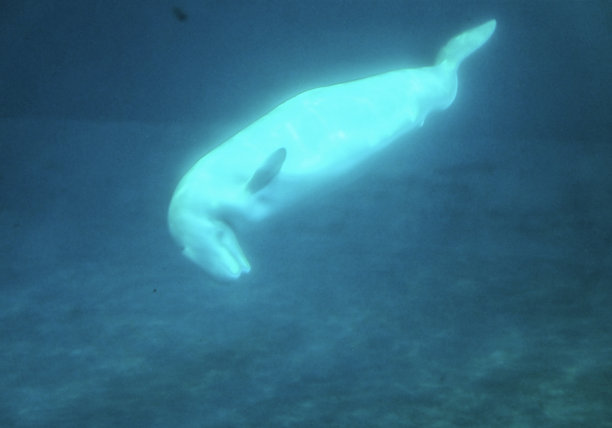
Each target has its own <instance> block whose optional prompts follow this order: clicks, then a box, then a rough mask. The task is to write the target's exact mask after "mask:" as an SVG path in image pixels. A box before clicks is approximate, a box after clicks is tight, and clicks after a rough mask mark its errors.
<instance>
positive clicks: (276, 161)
mask: <svg viewBox="0 0 612 428" xmlns="http://www.w3.org/2000/svg"><path fill="white" fill-rule="evenodd" d="M285 159H287V149H285V148H284V147H281V148H280V149H277V150H275V151H274V152H272V154H271V155H270V156H268V158H267V159H266V161H265V162H264V163H263V164H262V165H261V166H260V167H259V168H257V171H255V174H253V177H251V179H250V180H249V182H248V183H247V186H246V188H247V190H248V191H249V192H250V193H257V192H259V191H260V190H261V189H263V188H264V187H266V186H267V185H268V184H270V182H271V181H272V180H273V179H274V177H276V176H277V175H278V173H279V172H280V170H281V168H282V167H283V163H285Z"/></svg>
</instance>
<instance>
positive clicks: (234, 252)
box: [170, 215, 251, 281]
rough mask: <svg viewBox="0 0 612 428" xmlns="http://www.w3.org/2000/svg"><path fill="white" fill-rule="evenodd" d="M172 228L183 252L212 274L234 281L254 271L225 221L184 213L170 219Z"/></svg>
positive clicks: (218, 278)
mask: <svg viewBox="0 0 612 428" xmlns="http://www.w3.org/2000/svg"><path fill="white" fill-rule="evenodd" d="M170 231H171V233H172V235H173V236H174V238H175V239H176V241H177V242H178V243H179V244H180V245H182V246H183V254H184V255H185V256H186V257H187V258H188V259H189V260H191V261H192V262H194V263H195V264H197V265H198V266H200V267H201V268H202V269H204V270H205V271H206V272H208V273H209V274H210V275H211V276H213V277H214V278H215V279H217V280H221V281H233V280H235V279H238V278H240V276H241V275H242V274H244V273H248V272H250V271H251V265H250V264H249V261H248V260H247V258H246V256H245V255H244V252H243V251H242V248H241V247H240V244H239V243H238V240H237V239H236V235H235V234H234V231H233V230H232V229H231V228H230V227H229V226H228V225H227V224H226V223H224V222H223V221H220V220H217V219H214V218H207V217H205V216H193V215H184V216H180V217H178V218H176V217H172V218H171V220H170Z"/></svg>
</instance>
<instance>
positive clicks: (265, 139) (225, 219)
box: [168, 20, 496, 280]
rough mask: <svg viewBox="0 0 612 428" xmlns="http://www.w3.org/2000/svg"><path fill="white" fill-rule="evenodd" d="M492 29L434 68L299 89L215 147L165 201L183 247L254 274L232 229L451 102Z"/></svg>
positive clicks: (470, 34)
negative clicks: (460, 76) (465, 65)
mask: <svg viewBox="0 0 612 428" xmlns="http://www.w3.org/2000/svg"><path fill="white" fill-rule="evenodd" d="M495 26H496V21H495V20H490V21H488V22H485V23H484V24H481V25H479V26H477V27H474V28H472V29H470V30H467V31H465V32H463V33H461V34H459V35H457V36H455V37H453V38H452V39H450V41H449V42H448V43H447V44H446V45H445V46H444V47H443V48H442V49H441V50H440V51H439V53H438V55H437V58H436V60H435V63H434V65H432V66H429V67H422V68H408V69H399V70H394V71H389V72H386V73H382V74H378V75H375V76H370V77H365V78H363V79H359V80H354V81H350V82H345V83H337V84H332V85H331V86H325V87H320V88H315V89H310V90H307V91H305V92H302V93H300V94H298V95H296V96H294V97H293V98H290V99H289V100H287V101H285V102H283V103H282V104H280V105H279V106H278V107H276V108H274V109H273V110H272V111H270V112H269V113H268V114H266V115H265V116H263V117H261V118H260V119H258V120H256V121H255V122H254V123H252V124H251V125H249V126H247V127H246V128H245V129H243V130H241V131H240V132H238V133H237V134H235V135H234V136H233V137H231V138H230V139H229V140H227V141H225V142H223V143H222V144H220V145H218V146H217V147H216V148H214V149H213V150H212V151H210V152H209V153H208V154H206V155H205V156H204V157H202V158H201V159H200V160H199V161H197V163H196V164H195V165H194V166H193V167H192V168H191V169H190V170H189V171H188V172H187V173H186V174H185V176H184V177H183V178H182V179H181V180H180V182H179V183H178V186H177V187H176V190H175V192H174V194H173V196H172V199H171V202H170V207H169V209H168V225H169V229H170V233H171V235H172V236H173V238H174V240H175V241H176V242H177V243H178V244H179V245H180V246H181V247H182V251H183V254H184V255H185V256H186V257H187V258H188V259H190V260H191V261H192V262H194V263H196V264H197V265H199V266H200V267H202V268H203V269H204V270H205V271H206V272H208V273H209V274H210V275H212V276H213V277H214V278H216V279H218V280H235V279H238V278H240V277H241V276H242V275H243V274H246V273H248V272H250V270H251V264H250V263H249V260H248V258H247V256H246V255H245V253H244V251H243V250H242V248H241V246H240V244H239V243H238V239H237V237H236V233H235V230H236V227H238V226H239V227H244V225H245V224H251V223H256V222H258V221H261V220H263V219H265V218H267V217H269V216H270V215H272V214H276V213H278V212H280V211H282V210H283V209H284V208H286V207H288V206H289V205H292V204H293V203H294V202H297V201H299V200H300V199H303V198H305V197H306V196H307V195H311V196H312V195H313V190H315V189H317V188H320V187H321V186H326V184H330V182H335V181H337V180H338V179H339V178H340V176H342V175H347V174H350V173H351V171H352V170H354V169H355V168H358V167H359V166H360V165H361V164H362V163H363V162H365V161H366V160H367V159H368V158H370V157H372V156H373V155H374V154H375V153H377V152H378V151H380V150H381V149H383V148H385V147H387V146H388V145H389V144H390V143H392V142H394V141H397V140H398V137H400V136H402V135H403V134H405V133H407V132H408V131H411V130H412V129H415V128H418V127H420V126H422V125H423V122H424V121H425V118H426V117H427V115H429V114H430V113H431V112H433V111H436V110H444V109H446V108H448V107H449V106H450V105H451V103H452V102H453V101H454V99H455V96H456V93H457V69H458V68H459V65H460V64H461V62H462V61H463V60H464V59H465V58H467V57H468V56H469V55H470V54H472V53H473V52H474V51H476V50H477V49H478V48H480V47H481V46H482V45H483V44H484V43H485V42H486V41H487V40H488V39H489V38H490V37H491V35H492V34H493V32H494V31H495ZM402 141H404V139H402Z"/></svg>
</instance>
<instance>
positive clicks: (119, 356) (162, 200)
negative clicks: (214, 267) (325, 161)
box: [0, 0, 612, 427]
mask: <svg viewBox="0 0 612 428" xmlns="http://www.w3.org/2000/svg"><path fill="white" fill-rule="evenodd" d="M38 3H41V2H38ZM74 3H75V4H72V5H70V2H61V1H48V2H44V5H43V4H36V2H34V3H23V4H21V3H19V2H15V5H13V6H3V13H2V14H1V15H2V18H0V22H1V23H2V25H1V26H0V49H1V53H2V58H3V61H2V64H0V93H2V103H0V153H2V169H1V170H0V226H2V227H0V256H1V258H0V260H1V263H0V287H1V289H0V291H1V295H0V426H2V427H170V426H172V427H306V426H308V427H434V426H435V427H496V426H499V427H509V426H520V427H577V426H581V427H610V426H612V410H611V409H612V363H610V361H612V328H611V327H610V326H612V312H611V311H610V308H611V307H612V285H611V284H612V227H611V221H610V219H611V218H612V172H611V171H612V169H611V168H610V165H612V145H611V143H610V141H612V138H611V137H612V126H611V125H610V117H611V115H610V113H611V112H610V99H612V98H611V95H612V91H611V83H610V77H609V76H611V75H612V70H611V68H612V49H610V48H611V47H612V46H611V40H610V25H611V24H610V22H611V21H610V18H611V16H612V14H611V12H610V9H609V7H608V6H607V5H606V4H605V2H594V1H593V2H574V1H559V2H541V3H535V4H534V3H533V2H491V1H487V2H477V1H473V2H469V3H465V2H452V4H447V3H448V2H422V3H412V2H402V1H392V0H387V1H385V2H376V3H375V2H370V1H365V0H363V1H339V0H337V1H336V0H332V1H325V2H322V1H321V2H318V1H313V2H297V1H261V2H260V1H249V2H241V1H240V2H239V1H234V2H214V1H210V2H202V1H195V0H192V1H184V2H182V3H181V4H178V3H176V4H175V3H172V2H166V1H157V2H152V3H151V2H144V1H142V2H141V1H134V2H129V3H130V4H129V5H126V4H123V3H117V2H74ZM124 3H125V2H124ZM455 3H456V4H455ZM173 8H178V10H173ZM492 17H494V18H496V19H497V21H498V28H497V31H496V33H495V34H494V36H493V37H492V39H491V40H490V41H489V42H488V43H487V45H486V46H485V47H483V48H482V49H481V50H480V51H479V52H477V53H476V54H474V56H473V57H471V58H469V59H468V60H466V62H465V64H464V65H463V66H462V68H461V70H460V75H459V92H458V96H457V99H456V101H455V103H454V104H453V105H452V106H451V107H450V108H449V109H448V110H447V111H444V112H442V113H440V114H436V115H433V116H431V117H430V118H428V119H427V121H426V123H425V125H424V127H423V128H422V129H420V130H418V131H416V132H413V133H412V134H409V135H407V136H406V137H405V138H402V140H401V141H400V142H398V143H397V144H395V145H394V146H391V147H390V148H389V150H388V151H387V152H385V153H383V154H382V155H381V156H380V157H379V158H378V159H376V161H375V162H373V163H372V164H371V165H369V166H368V167H367V171H366V173H364V174H362V175H361V176H360V177H359V178H356V179H355V180H353V181H352V182H351V183H350V184H348V185H346V186H344V187H341V188H338V189H335V190H334V191H332V192H330V193H327V194H325V195H324V196H322V197H316V198H312V199H311V200H307V201H304V203H303V204H302V205H300V206H299V207H298V209H296V210H292V211H290V212H288V213H287V214H286V215H280V216H278V217H275V218H273V219H270V220H269V221H266V222H265V223H262V224H260V225H257V227H254V228H253V229H252V230H249V231H246V232H245V233H244V234H242V235H241V237H240V240H241V243H242V245H243V247H244V250H245V253H247V254H248V256H249V259H250V261H251V264H252V267H253V270H252V272H251V273H250V274H249V275H247V276H246V277H245V278H244V279H241V280H240V281H238V282H235V283H231V284H217V283H214V282H213V281H211V280H210V279H208V278H207V277H206V276H205V275H204V274H203V272H202V271H201V270H200V269H199V268H198V267H197V266H195V265H194V264H192V263H190V262H189V261H188V260H186V259H185V258H184V257H183V256H182V255H181V254H180V251H179V249H178V248H176V246H175V244H174V243H173V242H172V240H171V238H170V236H169V234H168V231H167V227H166V210H167V206H168V203H169V199H170V196H171V195H172V192H173V190H174V187H175V186H176V184H177V182H178V180H179V179H180V177H181V176H182V175H183V174H184V173H185V172H186V170H187V169H188V168H189V167H190V166H191V164H192V163H193V162H195V160H197V158H198V157H199V156H201V155H202V154H204V153H206V151H207V150H209V149H210V148H211V147H214V146H215V145H217V144H219V143H220V142H222V141H223V140H224V139H226V138H228V137H230V136H231V135H233V134H234V133H235V132H237V131H238V130H240V129H241V128H242V127H243V126H245V125H248V124H249V123H250V122H252V121H253V120H255V119H257V118H258V117H260V116H261V115H263V114H265V113H266V112H267V111H269V110H270V109H271V108H273V107H274V106H275V105H277V104H278V103H279V102H282V101H283V100H285V99H286V98H288V97H289V96H292V95H294V94H295V93H297V92H300V91H301V90H304V89H308V88H312V87H317V86H321V85H325V84H330V83H335V82H338V81H344V80H348V79H353V78H358V77H363V76H367V75H369V74H372V73H377V72H382V71H387V70H390V69H394V68H401V67H418V66H424V65H428V64H430V63H431V62H432V61H433V58H434V57H435V54H436V52H437V50H438V49H439V48H440V46H442V44H443V43H444V42H445V41H446V40H447V39H448V38H449V37H451V36H453V35H455V34H457V33H458V32H460V31H462V30H464V29H466V28H469V27H470V26H473V25H475V24H479V23H481V22H484V21H485V20H487V19H490V18H492Z"/></svg>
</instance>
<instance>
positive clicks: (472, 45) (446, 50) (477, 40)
mask: <svg viewBox="0 0 612 428" xmlns="http://www.w3.org/2000/svg"><path fill="white" fill-rule="evenodd" d="M496 25H497V22H496V21H495V20H494V19H492V20H490V21H487V22H485V23H484V24H481V25H479V26H478V27H475V28H472V29H471V30H468V31H466V32H464V33H461V34H459V35H458V36H455V37H453V38H452V39H450V40H449V42H448V43H447V44H446V45H445V46H444V47H443V48H442V49H440V52H439V53H438V57H437V58H436V65H439V64H442V63H444V62H446V64H448V65H449V66H452V67H454V68H457V67H459V64H461V62H462V61H463V60H464V59H465V58H467V57H468V56H470V55H471V54H472V53H473V52H474V51H475V50H477V49H478V48H479V47H481V46H482V45H484V44H485V43H486V41H487V40H489V38H490V37H491V35H492V34H493V32H494V31H495V26H496Z"/></svg>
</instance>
